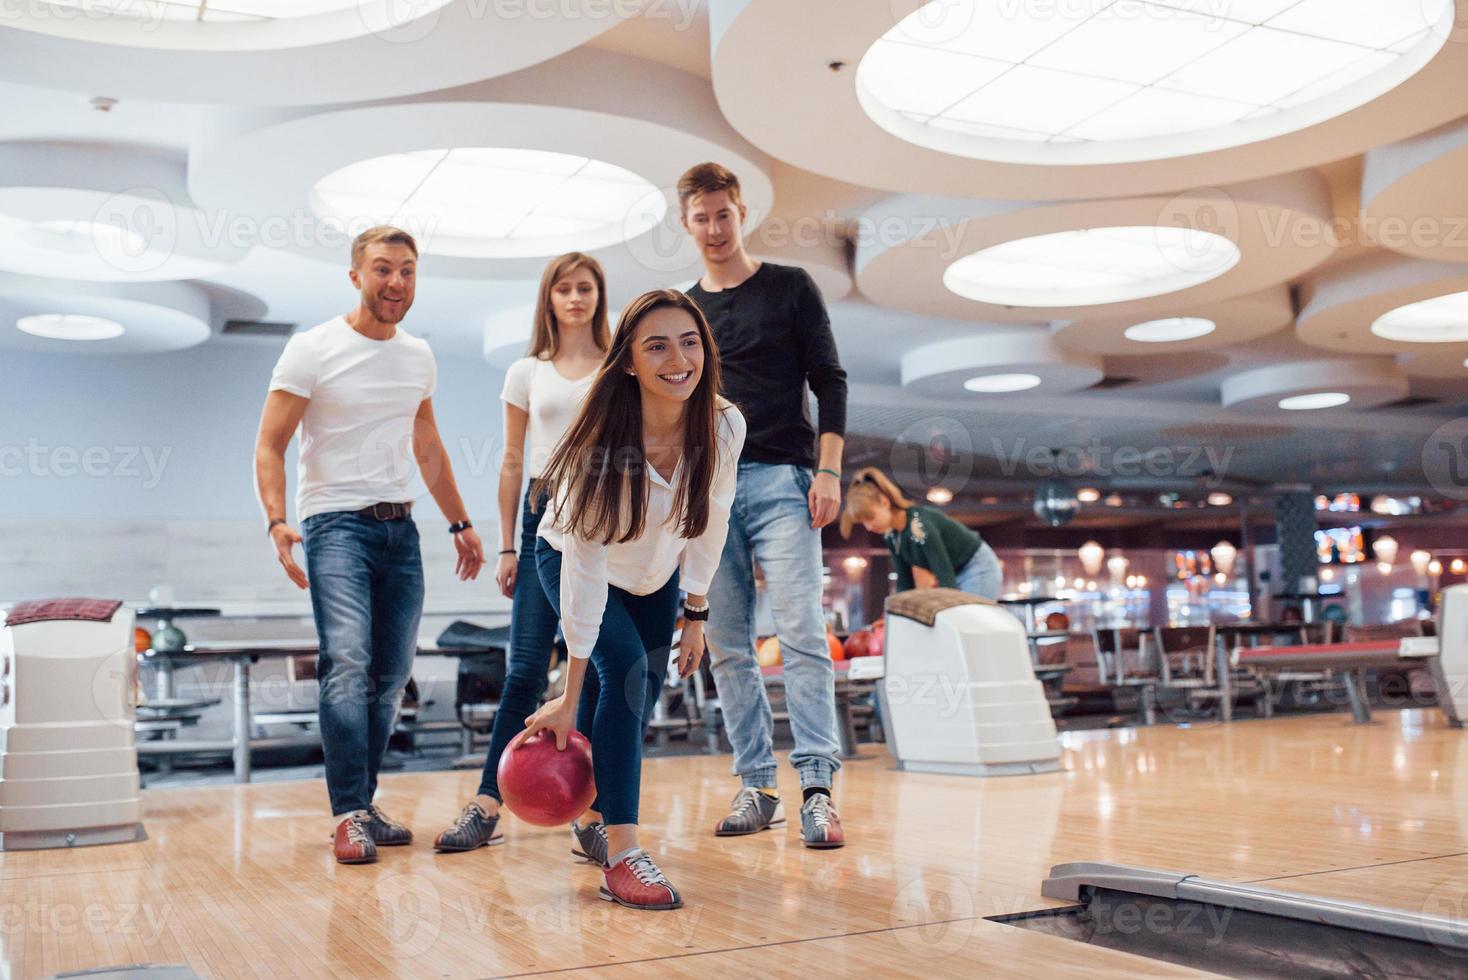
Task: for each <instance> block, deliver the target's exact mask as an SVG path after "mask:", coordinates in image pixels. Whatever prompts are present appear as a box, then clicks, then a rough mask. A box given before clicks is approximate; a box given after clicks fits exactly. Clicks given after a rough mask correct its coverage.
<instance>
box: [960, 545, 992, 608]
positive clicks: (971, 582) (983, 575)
mask: <svg viewBox="0 0 1468 980" xmlns="http://www.w3.org/2000/svg"><path fill="white" fill-rule="evenodd" d="M954 578H955V579H957V585H958V589H959V591H961V592H967V593H968V594H969V595H976V596H982V597H984V598H985V599H997V598H999V588H1000V586H1002V585H1003V584H1004V569H1002V568H1000V567H999V556H998V555H996V554H994V549H993V548H991V547H989V542H987V541H984V542H981V543H980V544H979V550H978V551H975V552H974V556H973V557H972V558H970V559H969V560H968V561H967V562H965V563H964V566H963V567H962V568H960V569H959V570H958V571H957V572H956V573H955V575H954Z"/></svg>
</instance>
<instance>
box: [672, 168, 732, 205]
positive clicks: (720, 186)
mask: <svg viewBox="0 0 1468 980" xmlns="http://www.w3.org/2000/svg"><path fill="white" fill-rule="evenodd" d="M717 191H728V192H729V203H730V204H733V205H734V206H735V207H739V206H740V205H742V204H743V203H744V199H743V197H742V196H741V195H740V193H739V178H738V177H736V176H734V171H732V170H730V169H729V168H728V167H726V166H724V165H723V164H722V163H700V164H698V165H697V166H694V167H689V168H688V170H687V171H686V172H684V174H683V176H682V177H679V178H678V211H679V213H680V214H687V213H688V202H689V201H690V200H692V199H693V198H694V197H697V196H698V195H699V194H713V193H715V192H717Z"/></svg>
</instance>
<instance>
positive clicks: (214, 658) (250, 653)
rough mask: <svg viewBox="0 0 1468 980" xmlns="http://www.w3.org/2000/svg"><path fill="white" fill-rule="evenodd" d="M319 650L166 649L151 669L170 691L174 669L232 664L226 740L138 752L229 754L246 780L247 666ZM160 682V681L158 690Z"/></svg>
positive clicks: (168, 743) (289, 643) (458, 651)
mask: <svg viewBox="0 0 1468 980" xmlns="http://www.w3.org/2000/svg"><path fill="white" fill-rule="evenodd" d="M498 649H501V648H500V647H483V648H481V647H440V646H439V645H438V644H437V643H434V642H429V643H424V642H422V641H419V644H418V650H417V652H418V654H419V655H439V656H448V657H463V656H473V655H476V654H482V653H488V652H490V650H498ZM319 653H320V648H319V647H318V646H317V645H316V644H315V643H312V642H308V641H302V640H252V641H235V640H220V641H209V642H202V643H192V644H189V645H188V646H186V647H184V648H183V650H182V651H178V652H174V653H168V654H166V657H165V659H162V660H159V661H158V664H157V669H158V670H159V671H160V672H163V671H166V672H167V674H168V676H167V678H166V685H167V687H168V689H169V690H170V691H171V690H172V689H173V676H172V674H173V671H174V669H175V668H177V667H192V666H197V665H199V664H206V663H210V662H215V663H229V664H232V665H233V667H234V672H233V678H232V683H231V686H232V692H231V698H230V702H231V704H232V705H233V709H234V710H233V727H232V731H231V736H230V738H229V739H228V740H227V741H226V740H224V739H191V740H187V741H183V740H165V741H158V742H139V743H138V746H137V750H138V752H139V754H143V755H181V754H185V753H191V752H229V753H230V755H231V757H232V758H233V760H234V778H235V782H237V783H248V782H249V781H250V774H251V766H250V725H251V722H252V715H251V713H250V665H251V664H252V663H255V662H257V661H259V660H261V659H262V658H265V657H302V656H312V657H314V656H316V655H318V654H319ZM164 684H165V681H164V680H163V679H160V680H159V682H158V684H157V687H158V688H159V689H160V690H161V689H162V688H163V687H164Z"/></svg>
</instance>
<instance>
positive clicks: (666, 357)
mask: <svg viewBox="0 0 1468 980" xmlns="http://www.w3.org/2000/svg"><path fill="white" fill-rule="evenodd" d="M631 346H632V363H631V365H630V366H629V367H628V369H627V373H628V374H631V375H634V376H636V378H637V383H638V384H639V385H640V386H641V387H642V393H643V395H644V396H650V397H653V398H662V399H666V400H668V401H677V402H685V401H687V400H688V398H689V396H691V395H692V394H693V392H694V390H695V389H696V388H697V387H698V382H699V379H700V378H702V377H703V357H704V348H703V337H702V336H701V335H700V333H699V330H698V324H697V323H695V322H694V320H693V317H691V316H689V314H688V312H687V311H686V310H681V309H678V308H676V307H662V308H660V309H656V310H653V311H652V312H650V313H648V314H647V315H646V316H645V317H643V318H642V321H641V322H640V323H638V324H637V335H636V337H635V338H633V340H632V344H631Z"/></svg>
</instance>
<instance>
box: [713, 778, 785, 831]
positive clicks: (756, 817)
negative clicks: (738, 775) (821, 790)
mask: <svg viewBox="0 0 1468 980" xmlns="http://www.w3.org/2000/svg"><path fill="white" fill-rule="evenodd" d="M784 824H785V807H784V805H782V804H781V803H780V798H779V797H778V796H766V795H765V794H764V793H761V792H760V791H759V790H757V789H754V788H753V787H751V786H746V787H744V788H743V789H741V790H740V791H739V792H738V793H737V794H736V795H735V797H734V802H733V804H732V805H731V809H730V812H729V815H728V816H727V817H725V818H724V819H723V820H720V821H719V825H718V826H717V827H715V828H714V834H715V835H716V836H718V837H742V836H743V835H745V834H754V833H758V832H759V831H761V830H769V829H770V828H771V827H782V826H784Z"/></svg>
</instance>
